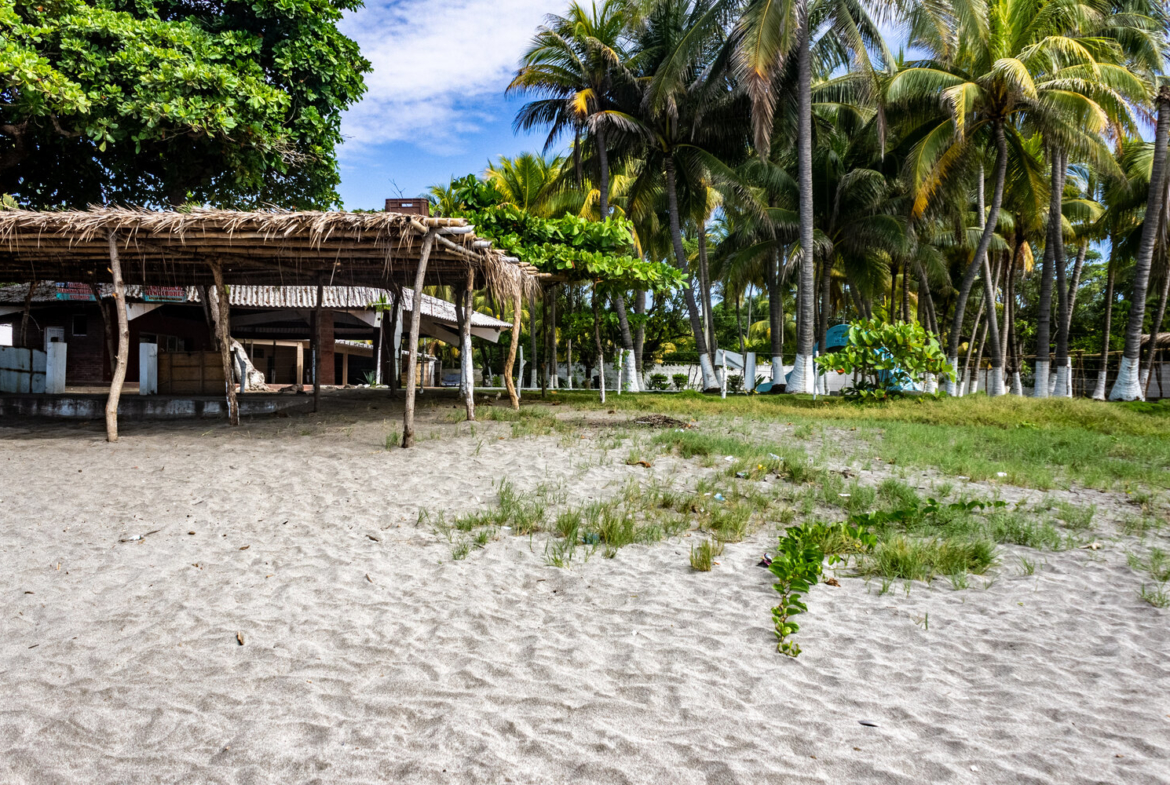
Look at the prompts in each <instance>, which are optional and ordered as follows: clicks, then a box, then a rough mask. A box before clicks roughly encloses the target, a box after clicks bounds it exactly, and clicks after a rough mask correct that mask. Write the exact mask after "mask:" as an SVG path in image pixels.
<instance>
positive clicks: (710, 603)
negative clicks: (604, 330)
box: [0, 393, 1170, 784]
mask: <svg viewBox="0 0 1170 785" xmlns="http://www.w3.org/2000/svg"><path fill="white" fill-rule="evenodd" d="M431 402H432V403H435V404H437V405H436V406H435V407H434V408H428V409H424V410H423V411H422V412H421V414H420V418H421V428H420V433H421V441H420V443H419V445H418V448H417V449H416V450H412V451H409V452H406V451H402V450H398V449H386V447H385V442H386V436H387V435H388V434H392V433H394V432H396V430H397V427H398V422H399V421H398V419H397V418H398V410H397V408H395V407H392V406H390V405H389V404H387V403H386V402H385V401H384V400H382V399H380V398H379V397H378V396H377V395H376V394H374V393H368V394H365V395H349V396H346V397H337V398H330V399H329V400H328V401H327V403H328V407H327V413H326V414H324V415H321V416H312V415H294V416H292V417H290V418H273V419H265V420H262V421H260V420H258V421H256V422H253V423H247V424H245V426H243V427H242V428H240V429H238V430H235V431H232V430H230V429H228V428H227V427H226V426H224V425H220V424H206V423H204V424H199V425H196V424H168V425H134V424H127V425H125V426H124V427H123V441H122V442H120V443H119V444H117V445H108V444H105V443H104V442H103V441H101V436H100V432H99V430H98V428H97V427H96V426H89V425H86V426H76V425H31V426H30V425H20V426H12V425H11V424H7V425H3V426H0V472H2V477H3V483H2V484H0V597H3V603H2V606H0V608H2V613H0V694H2V695H3V699H2V700H0V782H3V783H67V782H86V783H98V782H101V783H114V782H117V783H139V782H141V783H146V782H160V781H183V782H223V783H236V782H240V783H244V782H247V783H256V782H273V783H287V782H322V783H324V782H347V783H348V782H355V783H361V782H369V783H382V782H402V783H442V782H460V783H464V782H466V783H504V782H516V783H528V782H532V783H544V782H569V781H573V782H614V783H624V782H630V783H659V782H661V783H762V782H771V783H786V784H787V783H804V782H808V783H842V782H850V783H852V782H856V783H926V782H930V783H942V782H953V783H991V782H1004V783H1006V782H1011V783H1120V782H1125V783H1166V782H1170V660H1168V659H1167V656H1166V655H1167V652H1170V615H1168V614H1170V611H1167V610H1158V609H1155V608H1153V607H1151V606H1150V605H1149V604H1147V603H1145V602H1143V601H1141V600H1140V599H1139V598H1138V597H1137V594H1136V589H1137V586H1138V585H1139V584H1140V582H1141V578H1140V576H1139V575H1138V574H1137V573H1136V572H1135V571H1134V570H1133V569H1131V568H1130V567H1129V566H1128V565H1127V563H1126V556H1125V553H1126V551H1127V550H1129V549H1131V546H1132V547H1136V546H1134V544H1133V543H1132V542H1131V541H1130V539H1127V536H1126V535H1123V534H1121V533H1119V532H1118V531H1117V530H1116V529H1114V528H1113V524H1112V523H1110V516H1111V515H1112V513H1111V511H1113V510H1120V509H1122V507H1123V506H1124V505H1125V501H1124V500H1123V499H1121V498H1119V497H1114V496H1113V495H1111V494H1098V493H1097V492H1092V493H1093V494H1094V498H1096V499H1097V501H1096V502H1094V503H1097V504H1098V505H1099V510H1100V511H1101V513H1100V514H1099V515H1098V520H1097V521H1096V522H1095V523H1094V526H1095V527H1097V528H1095V529H1094V530H1093V532H1091V534H1090V536H1089V537H1088V539H1093V541H1095V542H1097V543H1098V544H1099V545H1100V547H1099V549H1091V548H1074V549H1070V550H1065V551H1059V552H1036V551H1029V550H1027V549H1023V548H1019V547H1016V546H1005V547H1001V548H1000V549H999V563H998V564H997V566H996V567H994V568H993V569H992V570H991V571H990V572H988V573H987V574H986V575H983V576H971V578H970V587H969V588H968V589H966V590H955V589H953V588H952V587H951V585H950V584H949V583H947V582H946V581H944V580H936V581H935V582H934V583H932V584H930V585H927V584H923V583H915V584H913V585H912V586H909V587H906V586H904V585H903V584H901V583H897V584H894V585H892V586H888V587H886V588H888V591H886V592H885V593H882V587H881V586H880V585H878V583H877V582H875V581H870V582H866V581H865V580H863V579H861V578H857V577H850V576H849V575H848V572H847V571H843V572H841V573H840V574H839V575H838V579H839V581H840V584H841V585H840V587H831V586H827V585H820V586H817V587H816V588H815V589H814V590H813V592H812V594H811V596H810V598H809V606H810V611H811V612H810V613H809V615H808V616H806V617H804V618H803V619H802V622H803V624H804V627H803V629H802V630H801V632H800V634H799V636H798V640H799V642H800V644H801V646H802V647H803V650H804V653H803V654H802V655H801V656H800V658H799V659H797V660H791V659H788V658H785V657H783V656H781V655H778V654H777V653H776V651H775V639H774V637H773V633H772V628H771V621H770V615H769V608H770V607H771V606H772V605H773V604H774V602H775V593H774V592H773V591H772V589H771V586H770V580H769V578H770V576H769V573H768V572H767V571H766V570H764V569H761V568H759V567H757V566H756V563H757V561H758V560H759V558H760V555H761V553H762V552H763V551H765V550H770V549H771V546H772V544H773V543H774V542H775V533H776V528H777V526H776V524H775V523H774V522H768V523H766V524H764V525H763V526H762V527H760V528H759V529H758V530H757V531H756V532H755V533H753V534H752V535H750V536H749V537H748V538H747V539H745V540H744V541H743V542H739V543H730V544H728V545H727V546H726V550H725V551H724V553H723V554H722V556H720V557H718V558H717V561H718V562H719V563H718V564H717V565H716V566H715V568H714V569H713V570H712V571H711V572H709V573H698V572H694V571H692V570H691V569H690V567H689V565H688V553H689V548H690V545H691V543H693V542H695V541H696V539H697V538H698V535H697V534H696V535H684V536H681V537H675V538H669V539H666V540H664V541H662V542H658V543H655V544H649V545H631V546H628V547H626V548H623V549H622V550H620V551H619V552H618V553H617V555H616V556H615V557H614V558H612V559H607V558H603V556H602V554H601V552H600V551H598V552H596V553H594V554H593V555H592V556H591V557H590V558H588V560H584V558H583V555H582V556H581V557H579V558H578V559H577V560H575V561H574V564H573V566H572V568H571V569H560V568H555V567H551V566H548V564H547V563H546V561H547V559H546V554H545V543H546V539H547V537H548V535H546V534H536V535H533V536H531V537H526V536H514V535H513V534H512V533H510V532H496V533H495V537H496V538H495V539H493V540H491V541H490V542H488V543H487V544H486V546H485V547H483V548H476V549H472V550H471V551H470V553H469V554H468V555H467V557H466V558H465V559H461V560H454V559H453V558H452V552H453V545H454V544H455V543H456V538H457V537H458V536H459V535H458V533H456V534H455V535H451V532H450V531H449V530H448V531H446V532H445V531H444V529H443V527H442V526H436V525H435V523H434V521H435V520H438V519H441V520H444V521H451V520H454V519H455V518H456V517H457V516H459V515H461V514H464V513H468V512H472V511H475V510H478V509H483V508H485V507H490V505H491V504H492V502H493V499H494V498H495V492H496V491H495V489H494V484H495V483H498V482H499V481H500V480H501V479H504V478H506V479H508V480H509V481H510V482H511V483H512V484H513V485H514V486H515V487H516V488H517V489H520V490H521V491H526V492H536V491H539V494H538V495H541V497H542V498H544V499H545V500H546V501H547V502H548V503H549V504H550V505H552V507H558V506H562V507H563V506H566V505H580V504H585V503H587V502H589V501H593V500H602V499H605V498H609V497H612V496H614V495H617V494H619V493H623V492H627V491H626V490H625V489H627V488H629V487H631V486H629V483H631V482H634V483H638V484H639V486H634V487H642V486H645V485H646V484H648V483H650V484H655V485H657V486H659V487H666V486H671V485H673V486H675V487H678V488H685V487H692V488H693V486H694V483H695V482H696V481H698V480H699V479H701V478H716V482H718V479H717V478H718V472H719V471H720V469H721V467H720V466H719V465H718V462H717V461H716V462H715V463H716V465H715V466H711V464H712V461H710V460H707V461H703V460H699V459H692V460H683V459H682V458H679V457H677V456H670V455H656V456H654V457H653V459H652V460H651V461H649V462H651V463H652V464H653V466H652V468H649V469H647V468H645V467H642V466H638V465H632V466H631V465H627V463H626V461H627V460H628V459H629V458H630V457H631V455H632V453H633V452H634V451H636V450H637V449H643V448H644V446H645V439H646V437H645V434H644V432H643V431H639V430H638V427H637V426H634V425H631V424H630V422H629V421H630V420H631V419H632V416H631V415H621V414H618V415H606V414H604V413H596V412H594V413H590V414H588V415H580V414H573V413H567V412H565V410H564V409H556V410H553V411H556V412H558V413H559V415H560V418H561V421H562V422H570V421H573V420H574V418H577V419H579V418H581V417H586V418H587V419H588V420H589V422H591V423H593V424H592V425H585V426H581V425H575V426H572V427H569V426H565V427H558V428H555V429H553V430H552V432H548V429H547V428H542V427H533V424H532V423H525V422H524V421H522V422H521V423H517V424H515V425H514V424H512V423H509V422H481V423H478V424H476V425H470V424H467V423H456V422H454V421H453V419H454V417H453V416H454V415H456V414H457V413H458V409H455V408H453V407H452V406H451V405H450V402H445V401H443V400H441V399H440V400H435V399H432V401H431ZM536 425H537V426H539V425H540V424H539V423H536ZM544 425H547V423H544ZM699 427H700V428H702V427H704V424H703V423H700V425H699ZM514 432H515V433H517V434H520V436H519V437H518V438H513V433H514ZM525 433H530V434H531V435H523V434H525ZM623 437H625V441H622V439H623ZM631 444H633V446H631ZM838 459H839V456H838V458H837V459H835V460H838ZM838 462H840V461H839V460H838ZM887 471H888V470H887V469H885V468H884V467H872V468H871V469H870V470H864V469H857V470H856V476H857V477H859V478H860V480H861V481H862V482H878V481H880V480H881V479H882V478H883V476H885V475H884V474H883V472H887ZM937 479H939V478H924V479H923V484H924V485H925V484H926V483H927V482H933V481H935V480H937ZM944 479H945V478H944ZM772 482H773V484H782V483H779V482H778V481H775V480H773V481H772ZM960 482H961V481H960ZM984 490H987V489H984ZM1005 492H1010V493H1011V494H1017V495H1018V494H1026V493H1027V492H1022V491H1018V490H1016V489H1005ZM1041 495H1042V494H1033V497H1034V498H1036V499H1039V498H1040V496H1041ZM420 510H421V511H426V513H427V516H426V522H424V523H423V524H421V525H420V524H419V517H420V516H419V513H420ZM550 514H551V513H550ZM449 536H450V537H452V539H449ZM135 537H141V539H133V538H135ZM1151 537H1152V538H1153V539H1149V538H1151ZM1158 538H1161V539H1158ZM1162 540H1165V535H1164V534H1158V533H1154V534H1149V535H1147V539H1145V540H1143V543H1145V544H1146V545H1149V544H1150V543H1155V542H1161V541H1162ZM1028 561H1031V562H1032V563H1033V564H1034V571H1029V570H1027V569H1026V568H1024V567H1023V566H1022V565H1024V564H1025V563H1026V562H1028ZM1029 573H1030V574H1029ZM241 641H242V644H241Z"/></svg>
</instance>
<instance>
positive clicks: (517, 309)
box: [504, 289, 524, 411]
mask: <svg viewBox="0 0 1170 785" xmlns="http://www.w3.org/2000/svg"><path fill="white" fill-rule="evenodd" d="M523 303H524V299H523V295H522V294H521V293H520V290H519V289H517V290H516V294H515V297H514V300H513V303H512V308H513V313H512V345H511V346H509V347H508V361H507V362H506V363H504V384H505V385H507V387H508V400H510V401H511V402H512V408H513V409H516V410H517V411H518V410H519V409H520V396H519V395H517V394H516V384H515V383H514V382H513V381H512V366H513V365H515V363H516V349H517V348H518V347H519V346H520V321H521V319H523V318H524V315H523V313H522V311H521V309H522V306H523ZM521 373H523V370H521ZM520 384H521V386H523V384H524V380H523V379H520Z"/></svg>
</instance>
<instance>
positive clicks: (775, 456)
mask: <svg viewBox="0 0 1170 785" xmlns="http://www.w3.org/2000/svg"><path fill="white" fill-rule="evenodd" d="M768 457H769V458H771V459H772V460H774V461H782V460H784V459H783V458H781V457H780V456H779V455H777V454H776V453H774V452H770V453H768Z"/></svg>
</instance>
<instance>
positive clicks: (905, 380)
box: [817, 319, 954, 400]
mask: <svg viewBox="0 0 1170 785" xmlns="http://www.w3.org/2000/svg"><path fill="white" fill-rule="evenodd" d="M817 365H819V366H820V369H821V371H822V372H825V373H828V372H830V371H836V372H837V373H847V374H854V375H855V378H856V381H855V383H854V385H853V386H852V387H849V388H847V389H846V390H845V395H846V397H851V398H857V399H861V400H884V399H886V398H888V397H889V396H890V395H891V394H892V393H898V392H901V391H902V390H903V389H905V388H906V387H909V386H910V385H912V384H916V383H923V382H925V380H926V378H927V377H928V376H935V375H938V374H942V375H944V376H946V377H953V376H954V371H953V370H952V369H951V368H950V366H949V365H948V364H947V360H946V357H945V356H944V355H943V351H942V349H941V348H940V347H939V345H938V341H937V340H936V339H935V337H934V336H933V335H931V334H929V333H927V332H926V330H924V329H923V328H922V326H921V325H918V324H913V323H910V322H896V323H894V324H887V323H883V322H880V321H879V320H877V319H863V320H861V321H859V322H856V323H854V324H853V325H851V326H850V328H849V342H848V343H847V344H846V345H845V346H843V347H842V348H841V349H840V350H838V351H836V352H830V353H829V354H825V355H822V356H820V357H818V358H817Z"/></svg>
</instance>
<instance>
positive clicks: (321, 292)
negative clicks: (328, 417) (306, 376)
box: [313, 284, 325, 412]
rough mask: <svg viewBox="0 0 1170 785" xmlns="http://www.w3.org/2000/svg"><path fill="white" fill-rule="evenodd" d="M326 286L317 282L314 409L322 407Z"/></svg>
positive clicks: (314, 311) (314, 320) (314, 325)
mask: <svg viewBox="0 0 1170 785" xmlns="http://www.w3.org/2000/svg"><path fill="white" fill-rule="evenodd" d="M323 299H325V287H324V285H322V284H317V306H316V307H315V308H314V309H313V411H314V412H316V411H317V410H318V409H320V408H321V301H322V300H323Z"/></svg>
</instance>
